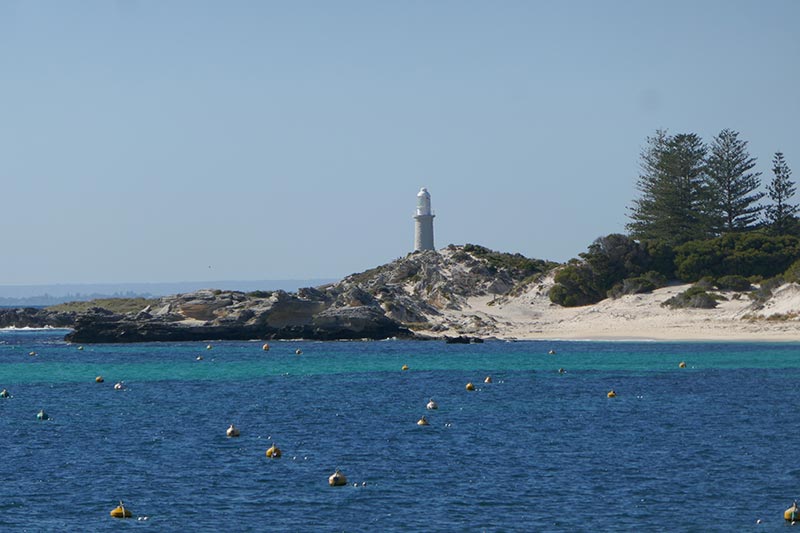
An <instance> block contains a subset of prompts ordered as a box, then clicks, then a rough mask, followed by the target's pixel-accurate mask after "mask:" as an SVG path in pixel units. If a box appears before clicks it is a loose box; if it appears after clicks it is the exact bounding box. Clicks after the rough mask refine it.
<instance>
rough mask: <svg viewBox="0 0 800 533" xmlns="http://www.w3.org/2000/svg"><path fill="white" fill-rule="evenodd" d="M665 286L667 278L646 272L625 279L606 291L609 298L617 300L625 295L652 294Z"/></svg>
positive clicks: (653, 272)
mask: <svg viewBox="0 0 800 533" xmlns="http://www.w3.org/2000/svg"><path fill="white" fill-rule="evenodd" d="M666 284H667V278H666V277H665V276H664V275H663V274H661V273H659V272H655V271H652V270H651V271H650V272H646V273H645V274H642V275H641V276H637V277H635V278H625V279H624V280H622V281H621V282H619V283H616V284H614V286H613V287H611V289H610V290H609V291H608V297H609V298H619V297H620V296H624V295H626V294H642V293H645V292H652V291H654V290H656V289H658V288H660V287H663V286H665V285H666Z"/></svg>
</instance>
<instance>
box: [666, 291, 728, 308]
mask: <svg viewBox="0 0 800 533" xmlns="http://www.w3.org/2000/svg"><path fill="white" fill-rule="evenodd" d="M718 299H719V297H718V296H715V295H712V294H709V293H708V292H706V290H705V289H704V288H702V287H697V286H692V287H689V288H688V289H686V290H685V291H683V292H682V293H680V294H676V295H675V296H673V297H672V298H670V299H669V300H667V301H665V302H664V303H662V304H661V305H663V306H666V307H671V308H673V309H686V308H693V309H713V308H715V307H716V306H717V300H718Z"/></svg>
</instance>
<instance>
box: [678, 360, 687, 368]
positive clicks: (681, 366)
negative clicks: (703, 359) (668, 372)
mask: <svg viewBox="0 0 800 533" xmlns="http://www.w3.org/2000/svg"><path fill="white" fill-rule="evenodd" d="M678 368H686V363H684V362H683V361H681V362H680V363H678Z"/></svg>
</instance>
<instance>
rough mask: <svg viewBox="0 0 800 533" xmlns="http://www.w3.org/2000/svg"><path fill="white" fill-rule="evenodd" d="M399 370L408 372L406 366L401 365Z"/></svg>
mask: <svg viewBox="0 0 800 533" xmlns="http://www.w3.org/2000/svg"><path fill="white" fill-rule="evenodd" d="M400 370H408V365H403V366H401V367H400Z"/></svg>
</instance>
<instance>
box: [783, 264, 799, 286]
mask: <svg viewBox="0 0 800 533" xmlns="http://www.w3.org/2000/svg"><path fill="white" fill-rule="evenodd" d="M783 279H784V280H785V281H786V282H787V283H800V259H798V260H797V261H795V262H794V263H792V264H791V266H789V268H787V269H786V272H784V273H783Z"/></svg>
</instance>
